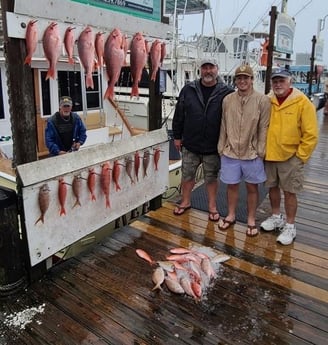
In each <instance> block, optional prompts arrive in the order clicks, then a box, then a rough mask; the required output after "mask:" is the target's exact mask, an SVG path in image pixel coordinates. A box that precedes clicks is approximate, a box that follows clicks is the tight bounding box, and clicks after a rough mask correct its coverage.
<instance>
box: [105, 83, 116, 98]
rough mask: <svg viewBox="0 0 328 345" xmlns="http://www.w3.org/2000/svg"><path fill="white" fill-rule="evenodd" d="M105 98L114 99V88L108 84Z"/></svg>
mask: <svg viewBox="0 0 328 345" xmlns="http://www.w3.org/2000/svg"><path fill="white" fill-rule="evenodd" d="M104 99H108V100H110V99H111V100H113V99H114V88H113V87H110V86H108V87H107V90H106V92H105V95H104Z"/></svg>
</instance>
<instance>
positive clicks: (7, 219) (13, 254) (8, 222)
mask: <svg viewBox="0 0 328 345" xmlns="http://www.w3.org/2000/svg"><path fill="white" fill-rule="evenodd" d="M0 220H1V221H0V297H3V296H8V295H11V294H14V293H16V292H18V291H19V290H21V289H23V288H24V287H25V286H26V276H25V269H24V267H23V264H22V262H23V261H22V259H21V256H22V251H21V241H22V240H21V238H20V234H19V225H18V211H17V196H16V191H14V190H11V189H8V188H5V187H1V188H0Z"/></svg>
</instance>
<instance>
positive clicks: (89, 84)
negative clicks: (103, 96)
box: [85, 75, 94, 90]
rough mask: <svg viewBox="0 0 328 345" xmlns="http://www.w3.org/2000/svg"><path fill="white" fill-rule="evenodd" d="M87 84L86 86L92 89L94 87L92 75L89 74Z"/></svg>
mask: <svg viewBox="0 0 328 345" xmlns="http://www.w3.org/2000/svg"><path fill="white" fill-rule="evenodd" d="M85 85H86V88H88V87H89V88H90V89H92V90H93V89H94V85H93V79H92V75H87V77H86V81H85Z"/></svg>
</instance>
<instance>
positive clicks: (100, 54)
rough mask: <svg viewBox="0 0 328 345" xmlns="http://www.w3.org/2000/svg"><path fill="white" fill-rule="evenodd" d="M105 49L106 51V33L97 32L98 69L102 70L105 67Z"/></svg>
mask: <svg viewBox="0 0 328 345" xmlns="http://www.w3.org/2000/svg"><path fill="white" fill-rule="evenodd" d="M104 49H105V40H104V33H103V32H97V33H96V41H95V50H96V56H97V68H102V67H103V65H104Z"/></svg>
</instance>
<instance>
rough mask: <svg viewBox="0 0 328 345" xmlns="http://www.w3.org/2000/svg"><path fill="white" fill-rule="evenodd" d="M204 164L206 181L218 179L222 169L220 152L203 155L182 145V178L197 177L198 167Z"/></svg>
mask: <svg viewBox="0 0 328 345" xmlns="http://www.w3.org/2000/svg"><path fill="white" fill-rule="evenodd" d="M201 164H202V168H203V173H204V181H205V182H206V183H212V182H215V181H217V179H218V174H219V170H220V157H219V155H218V154H210V155H202V154H197V153H193V152H190V151H188V150H187V149H186V148H185V147H182V170H181V172H182V180H183V181H191V180H195V179H196V173H197V169H198V167H199V166H200V165H201Z"/></svg>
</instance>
